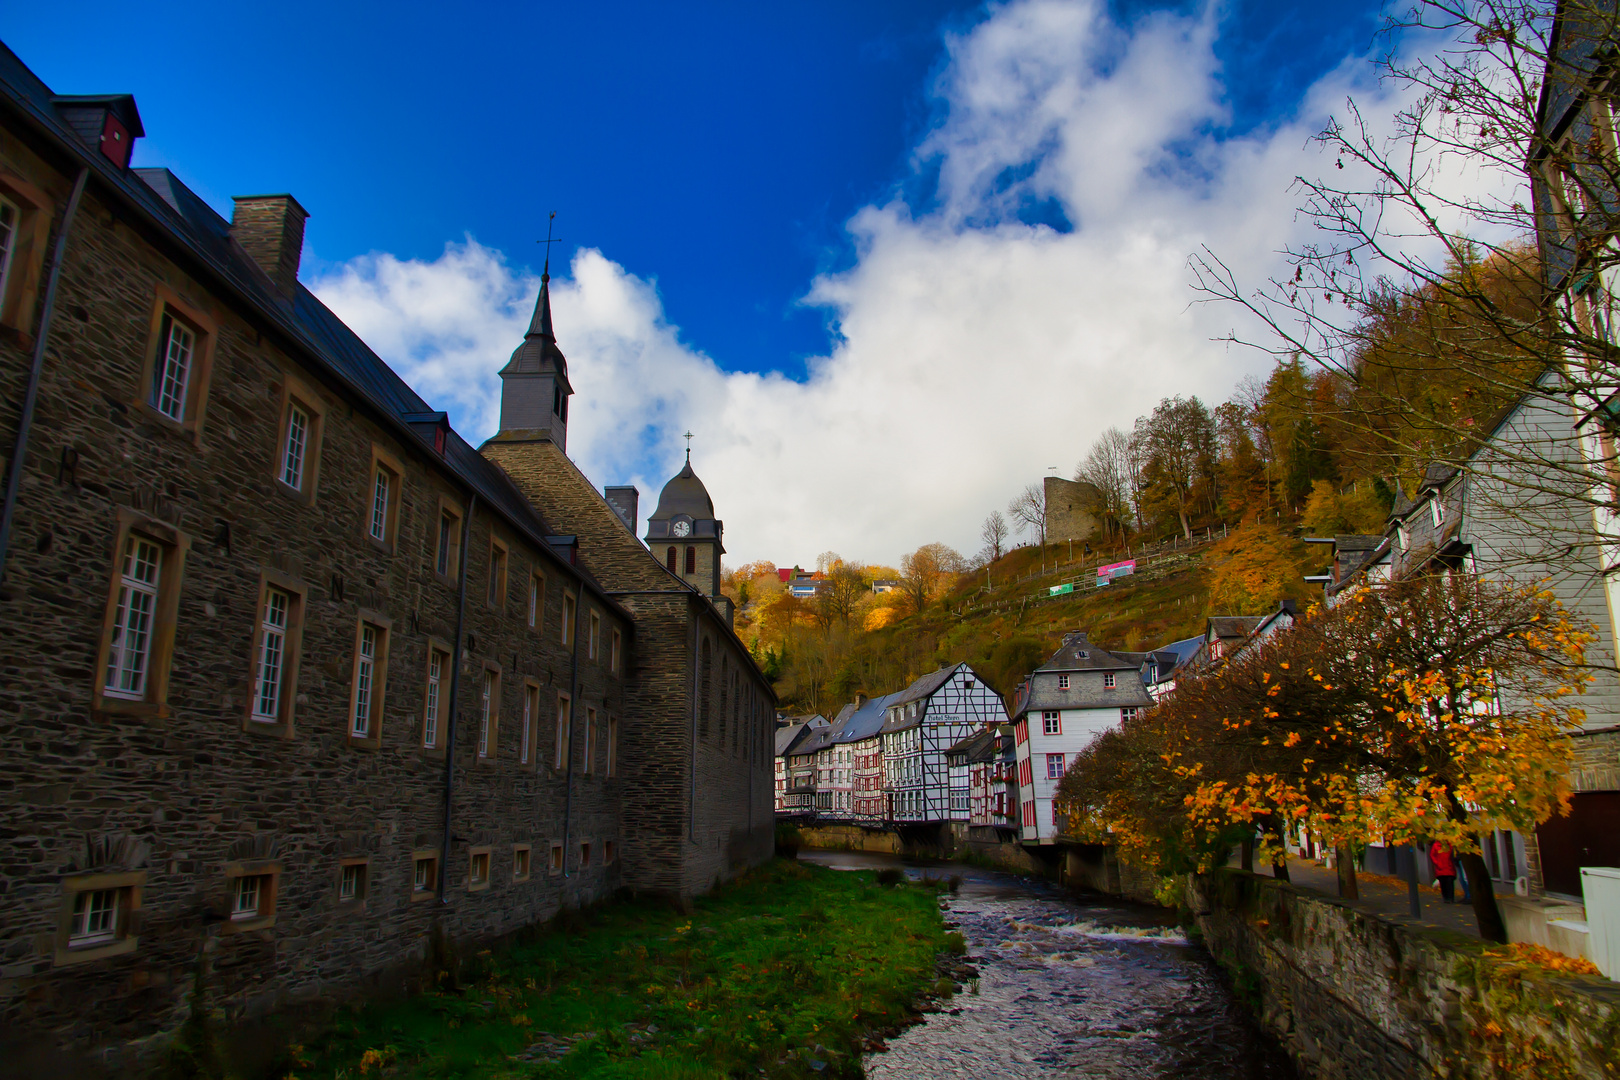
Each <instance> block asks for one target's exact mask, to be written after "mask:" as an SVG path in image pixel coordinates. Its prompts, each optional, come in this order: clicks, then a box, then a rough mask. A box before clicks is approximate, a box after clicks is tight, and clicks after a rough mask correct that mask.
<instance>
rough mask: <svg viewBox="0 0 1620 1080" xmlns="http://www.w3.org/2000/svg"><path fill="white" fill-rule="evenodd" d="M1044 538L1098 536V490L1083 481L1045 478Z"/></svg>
mask: <svg viewBox="0 0 1620 1080" xmlns="http://www.w3.org/2000/svg"><path fill="white" fill-rule="evenodd" d="M1045 493H1046V542H1047V543H1049V544H1061V543H1064V542H1066V541H1069V540H1073V541H1074V542H1075V543H1077V544H1078V543H1081V542H1083V541H1087V540H1091V539H1093V538H1095V537H1101V536H1102V531H1103V528H1102V493H1101V492H1099V491H1098V490H1097V488H1096V487H1095V486H1094V485H1092V484H1088V483H1086V482H1085V481H1074V480H1064V479H1063V478H1062V477H1058V476H1048V477H1046V479H1045Z"/></svg>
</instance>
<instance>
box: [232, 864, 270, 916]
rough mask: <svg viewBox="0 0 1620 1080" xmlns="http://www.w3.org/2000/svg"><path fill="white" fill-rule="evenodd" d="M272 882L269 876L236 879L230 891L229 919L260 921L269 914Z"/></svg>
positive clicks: (243, 876) (245, 875) (244, 876)
mask: <svg viewBox="0 0 1620 1080" xmlns="http://www.w3.org/2000/svg"><path fill="white" fill-rule="evenodd" d="M273 880H274V879H273V878H272V877H271V876H270V875H269V874H243V875H242V876H241V877H239V878H236V879H235V881H234V882H233V885H234V886H235V887H234V888H233V889H232V890H231V918H232V919H233V920H236V921H241V920H244V919H262V918H264V917H265V916H267V915H268V914H270V902H271V893H272V892H273V889H274V886H273V884H272V882H273Z"/></svg>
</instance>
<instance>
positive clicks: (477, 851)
mask: <svg viewBox="0 0 1620 1080" xmlns="http://www.w3.org/2000/svg"><path fill="white" fill-rule="evenodd" d="M490 851H491V849H490V847H489V846H488V845H481V846H479V847H475V848H471V849H470V850H469V851H468V852H467V891H468V892H477V891H478V890H480V889H487V888H489V856H490Z"/></svg>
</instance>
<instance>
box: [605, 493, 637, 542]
mask: <svg viewBox="0 0 1620 1080" xmlns="http://www.w3.org/2000/svg"><path fill="white" fill-rule="evenodd" d="M602 494H603V496H604V497H605V498H606V499H607V501H608V505H609V506H611V507H613V512H614V513H615V514H618V515H619V520H620V521H622V522H624V527H625V528H627V529H629V530H630V535H631V536H634V535H635V534H636V509H637V507H638V506H639V505H640V504H641V492H640V491H637V490H636V486H635V485H634V484H625V485H623V486H622V487H605V488H603V489H602Z"/></svg>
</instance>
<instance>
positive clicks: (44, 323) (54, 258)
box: [0, 165, 90, 580]
mask: <svg viewBox="0 0 1620 1080" xmlns="http://www.w3.org/2000/svg"><path fill="white" fill-rule="evenodd" d="M89 177H90V167H89V166H88V165H86V166H84V167H82V168H80V169H79V175H78V177H77V178H76V179H75V180H74V181H73V194H71V195H69V196H68V201H67V209H66V210H65V211H63V213H62V226H61V228H59V229H58V230H57V232H56V244H55V246H54V247H52V248H51V276H50V277H49V278H47V279H46V281H45V304H44V306H43V307H42V308H41V309H40V312H39V333H38V334H36V335H35V336H34V359H33V365H32V366H31V367H30V368H29V370H28V389H27V390H26V391H25V392H24V393H23V407H22V416H21V418H20V419H19V420H18V421H17V440H16V442H15V444H14V445H13V446H12V449H11V467H10V469H9V470H8V472H7V474H6V501H5V505H4V507H3V508H0V580H4V578H5V572H6V553H7V552H8V551H9V550H10V549H11V522H12V518H13V516H14V515H15V513H16V510H17V492H18V490H19V489H20V488H21V486H22V470H23V457H24V455H25V454H27V452H28V431H29V429H30V428H31V427H33V426H34V407H35V405H37V404H38V403H39V379H40V375H41V374H42V373H43V372H44V370H45V339H46V338H47V337H48V336H49V335H50V332H51V314H52V313H53V312H54V311H55V309H56V283H57V281H58V279H60V278H61V276H62V257H63V255H64V254H65V253H66V251H67V238H68V229H69V228H70V227H71V226H72V225H73V216H74V215H75V214H77V213H78V211H79V197H80V196H81V195H83V194H84V183H85V181H86V180H88V179H89Z"/></svg>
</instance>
